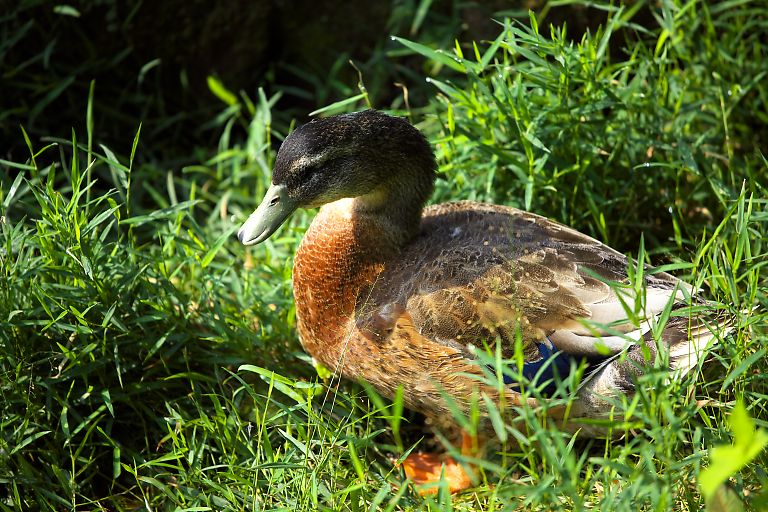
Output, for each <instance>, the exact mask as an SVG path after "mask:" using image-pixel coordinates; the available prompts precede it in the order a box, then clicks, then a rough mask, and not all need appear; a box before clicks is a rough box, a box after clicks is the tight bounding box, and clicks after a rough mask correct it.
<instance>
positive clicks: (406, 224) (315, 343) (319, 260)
mask: <svg viewBox="0 0 768 512" xmlns="http://www.w3.org/2000/svg"><path fill="white" fill-rule="evenodd" d="M403 175H405V177H403ZM433 183H434V172H432V171H431V169H430V172H428V173H427V172H422V173H408V174H406V173H401V176H396V177H393V179H391V180H390V181H389V182H387V183H385V184H383V185H382V186H381V187H379V188H378V189H376V190H375V191H373V192H372V193H370V194H368V195H366V196H362V197H357V198H354V199H342V200H340V201H336V202H334V203H330V204H327V205H325V206H323V207H322V208H321V209H320V212H319V213H318V214H317V217H315V219H314V221H313V222H312V225H311V226H310V227H309V229H308V230H307V233H306V235H305V236H304V239H303V240H302V242H301V245H300V247H299V250H298V251H297V253H296V260H295V262H294V270H293V287H294V296H295V299H296V311H297V316H298V326H299V333H300V335H301V341H302V344H303V345H304V348H305V349H306V350H307V352H309V353H310V354H312V355H313V356H314V357H316V358H317V359H319V360H320V361H321V362H323V363H324V364H325V365H327V366H330V367H335V366H336V362H337V361H338V356H339V353H338V349H339V344H340V342H341V341H342V340H343V339H344V338H345V336H346V335H348V334H349V332H348V331H349V329H350V326H352V325H354V321H352V322H350V319H354V315H355V305H356V303H357V302H358V300H359V299H358V296H359V295H360V294H361V292H363V290H364V289H367V288H368V286H370V285H372V284H373V283H374V281H375V279H376V276H377V275H378V274H379V273H380V272H381V271H382V270H383V268H384V266H385V264H386V262H387V261H389V260H390V259H391V258H394V257H396V255H397V254H398V253H399V252H400V251H401V250H402V248H403V247H404V246H405V245H407V244H408V242H410V241H411V240H412V239H413V238H414V237H415V236H416V235H417V234H418V232H419V226H420V223H421V213H422V209H423V207H424V203H425V202H426V200H427V199H428V197H429V195H430V194H431V192H432V188H433ZM363 298H364V297H363Z"/></svg>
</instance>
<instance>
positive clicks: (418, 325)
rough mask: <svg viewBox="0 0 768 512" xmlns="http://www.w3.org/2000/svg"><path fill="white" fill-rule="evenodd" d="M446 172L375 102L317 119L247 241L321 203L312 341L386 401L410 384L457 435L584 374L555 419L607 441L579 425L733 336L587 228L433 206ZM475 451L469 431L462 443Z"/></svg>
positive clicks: (466, 474) (308, 310)
mask: <svg viewBox="0 0 768 512" xmlns="http://www.w3.org/2000/svg"><path fill="white" fill-rule="evenodd" d="M437 171H438V166H437V162H436V159H435V156H434V153H433V150H432V147H431V145H430V143H429V142H428V140H427V139H426V138H425V136H424V135H423V134H422V133H421V132H420V131H419V130H418V129H417V128H416V127H414V126H413V125H412V124H411V123H410V122H408V121H407V120H406V119H404V118H401V117H397V116H393V115H389V114H387V113H384V112H382V111H378V110H365V111H361V112H356V113H349V114H340V115H335V116H331V117H326V118H319V119H314V120H312V121H310V122H308V123H306V124H304V125H302V126H300V127H299V128H297V129H295V130H294V131H293V132H292V133H291V134H290V135H288V136H287V137H286V138H285V140H284V141H283V142H282V144H281V146H280V148H279V151H278V153H277V156H276V159H275V162H274V167H273V172H272V180H271V184H270V186H269V188H268V190H267V191H266V194H265V196H264V199H263V201H262V202H261V203H260V205H259V206H258V208H256V210H255V211H254V212H253V213H252V214H251V215H250V216H249V217H248V218H247V220H246V221H245V223H244V224H243V225H242V227H241V228H240V230H239V231H238V238H239V240H240V241H241V242H242V243H243V244H245V245H255V244H259V243H261V242H263V241H265V240H266V239H267V238H269V237H270V236H271V235H272V234H273V233H274V232H275V231H276V230H277V229H278V228H279V227H280V226H281V225H282V224H283V223H284V222H285V221H286V219H287V218H288V217H289V216H290V215H291V214H292V213H293V212H294V211H296V210H297V209H298V208H309V209H313V208H319V212H318V213H317V215H316V216H315V217H314V219H313V221H312V222H311V225H310V226H309V228H308V229H307V231H306V233H305V234H304V237H303V239H302V241H301V243H300V245H299V247H298V249H297V251H296V255H295V258H294V263H293V291H294V299H295V305H296V323H297V329H298V334H299V340H300V343H301V345H302V346H303V348H304V350H305V351H306V352H307V353H308V354H309V355H311V356H312V358H313V359H314V360H315V361H317V362H319V363H321V364H322V365H323V366H325V367H326V368H328V369H330V370H331V371H333V372H336V373H338V374H340V375H342V376H344V377H346V378H348V379H351V380H362V381H365V382H367V383H368V384H369V385H370V386H372V387H373V388H374V389H375V390H376V391H377V392H378V393H380V394H381V395H383V396H385V397H390V398H391V397H394V396H395V395H396V393H398V388H401V393H402V397H403V400H404V403H405V406H406V407H408V408H409V409H411V410H413V411H416V412H419V413H422V414H424V415H425V416H426V417H427V418H428V419H430V420H431V421H432V422H433V423H434V424H435V425H448V426H447V427H446V428H451V427H453V428H454V430H461V428H460V427H458V426H457V425H456V423H455V421H454V420H452V418H454V416H455V412H456V410H457V409H458V410H459V411H461V412H463V413H465V414H469V411H470V410H471V409H472V407H473V406H475V407H476V406H477V403H478V400H477V396H478V395H477V393H478V392H483V393H486V396H487V397H490V399H491V400H493V401H498V400H501V399H503V400H504V401H505V403H506V404H507V405H508V406H509V404H512V405H514V406H521V407H537V406H538V405H540V404H541V403H542V402H544V401H546V400H548V399H551V397H552V396H553V394H556V393H558V392H562V389H564V388H563V385H562V382H563V381H565V380H567V379H568V377H571V376H572V373H573V372H577V371H578V372H581V373H580V375H581V379H580V382H578V384H577V385H574V386H571V388H568V389H570V390H571V393H572V396H570V404H569V407H568V410H567V411H565V410H563V408H562V407H553V408H550V409H548V411H547V413H548V414H549V415H550V416H552V417H553V418H554V420H555V421H556V422H559V423H558V428H562V429H563V430H565V431H568V432H576V431H579V432H580V435H586V436H599V435H603V434H604V433H605V432H604V430H605V429H604V427H601V426H599V425H598V422H594V421H593V422H591V423H590V422H589V421H585V422H580V420H589V419H595V418H604V417H606V416H607V415H608V414H609V413H610V411H611V408H612V407H613V405H612V402H611V399H612V398H616V397H618V396H621V395H631V394H632V393H634V392H635V390H636V386H637V385H638V384H637V383H638V377H639V376H641V375H642V373H643V372H644V371H647V370H646V369H647V368H649V367H653V366H654V362H655V361H656V362H657V366H658V361H661V362H662V364H663V365H664V366H665V369H666V370H668V371H669V372H670V375H673V376H681V375H685V374H686V373H687V372H688V371H690V370H691V369H692V368H695V367H696V366H697V364H698V363H699V361H700V360H701V359H702V357H703V355H704V354H705V351H706V350H707V348H708V346H709V345H710V344H711V343H712V340H713V338H715V336H716V335H717V333H718V332H721V331H718V329H717V328H716V327H717V326H718V325H720V326H722V324H723V321H721V320H719V319H718V318H717V317H716V315H714V314H710V313H708V312H704V313H700V314H680V315H679V316H675V315H674V314H673V315H669V312H670V310H675V311H676V310H679V309H681V308H683V306H685V305H686V304H687V305H690V304H691V303H692V301H693V300H694V299H693V298H692V297H693V296H694V295H695V290H694V289H693V288H692V287H691V286H689V285H687V284H685V283H684V282H682V281H681V280H680V279H678V278H676V277H674V276H672V275H670V274H668V273H665V272H660V271H654V270H652V269H646V270H645V271H644V272H642V273H641V274H642V291H641V293H637V287H634V286H632V285H631V284H630V277H629V274H628V267H630V266H631V265H633V264H634V262H633V261H632V260H631V259H628V258H627V257H626V256H625V255H624V254H622V253H620V252H618V251H616V250H614V249H612V248H610V247H608V246H607V245H605V244H603V243H601V242H600V241H598V240H596V239H594V238H592V237H590V236H587V235H585V234H583V233H580V232H579V231H576V230H575V229H572V228H570V227H567V226H565V225H563V224H560V223H558V222H555V221H553V220H550V219H548V218H545V217H543V216H540V215H536V214H534V213H530V212H527V211H523V210H520V209H517V208H513V207H510V206H503V205H496V204H487V203H480V202H472V201H458V202H450V203H444V204H436V205H430V206H427V202H428V200H429V199H430V197H431V195H432V192H433V190H434V184H435V180H436V177H437V175H438V172H437ZM700 309H704V310H706V309H707V308H706V307H705V308H700ZM665 311H666V312H667V316H669V319H668V320H667V321H666V325H665V326H664V327H663V330H662V331H661V335H660V336H659V335H658V333H657V334H656V335H654V332H656V331H657V330H658V329H654V328H653V327H654V326H655V325H656V323H657V322H658V320H659V318H660V317H661V315H662V314H664V313H665ZM483 347H485V349H486V350H487V349H488V347H492V348H491V349H490V350H491V351H493V350H498V352H499V353H500V354H501V355H502V356H503V357H502V359H501V360H502V361H506V362H507V366H506V367H505V368H503V369H502V370H503V383H502V385H501V386H499V385H496V386H491V385H488V384H484V381H483V376H484V375H486V376H487V372H488V363H487V361H488V358H485V359H483V358H482V357H480V355H479V351H482V350H483ZM521 355H522V358H521ZM521 359H522V360H521ZM486 381H487V379H486ZM531 389H532V390H535V391H533V392H530V391H527V390H531ZM481 402H482V401H481ZM613 403H615V402H613ZM473 404H474V405H473ZM484 417H487V412H486V413H485V414H484ZM486 419H487V418H486ZM452 423H453V424H452ZM485 423H488V421H486V422H485ZM480 430H481V431H482V427H480ZM486 430H490V428H489V427H486ZM487 437H490V434H489V435H488V436H487ZM477 445H478V440H477V438H476V436H475V437H473V436H472V435H470V434H469V433H467V432H465V431H462V432H461V447H462V452H463V453H471V452H472V448H473V447H474V453H477V451H478V448H477ZM402 464H403V467H404V470H405V474H406V476H407V477H408V478H409V479H410V481H411V482H413V483H415V484H416V485H417V487H418V488H419V489H420V490H422V491H423V492H427V493H428V492H431V489H434V488H435V483H436V482H438V481H439V480H440V479H441V478H443V479H446V480H448V486H449V488H450V490H451V492H458V491H461V490H464V489H467V488H468V487H470V486H471V485H472V478H471V474H470V473H471V470H469V471H468V470H467V469H465V466H464V465H462V464H459V463H458V462H457V461H456V460H454V459H453V458H452V457H449V456H447V455H446V454H441V453H411V454H410V455H409V456H408V457H406V458H405V460H404V461H403V462H402Z"/></svg>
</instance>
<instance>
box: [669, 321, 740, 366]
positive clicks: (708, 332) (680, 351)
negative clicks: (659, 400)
mask: <svg viewBox="0 0 768 512" xmlns="http://www.w3.org/2000/svg"><path fill="white" fill-rule="evenodd" d="M734 320H735V318H734V316H732V315H729V314H727V313H726V312H724V311H722V310H720V311H716V310H712V311H710V312H707V313H700V314H698V315H697V316H691V317H690V318H688V317H675V318H672V319H670V321H669V322H668V323H667V325H666V326H665V328H664V332H663V333H662V335H661V337H662V340H663V341H664V343H665V345H666V346H667V347H668V350H669V366H670V369H671V370H672V371H674V372H675V374H676V375H677V376H680V377H682V376H683V375H685V374H687V373H688V372H690V371H691V370H692V369H693V368H695V367H696V365H697V364H698V362H699V360H700V359H701V358H702V357H703V356H704V354H705V353H706V351H707V349H708V348H710V346H712V344H713V341H714V340H717V339H721V338H723V337H724V336H726V335H727V334H728V333H730V332H731V331H732V330H733V328H734Z"/></svg>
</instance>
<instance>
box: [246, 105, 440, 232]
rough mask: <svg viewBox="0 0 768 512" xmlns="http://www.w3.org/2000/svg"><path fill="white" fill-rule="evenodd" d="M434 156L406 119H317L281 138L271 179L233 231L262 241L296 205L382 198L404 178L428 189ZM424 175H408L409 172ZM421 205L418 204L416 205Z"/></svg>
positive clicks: (363, 115)
mask: <svg viewBox="0 0 768 512" xmlns="http://www.w3.org/2000/svg"><path fill="white" fill-rule="evenodd" d="M434 171H435V159H434V155H433V154H432V150H431V148H430V146H429V144H428V143H427V141H426V139H425V138H424V136H423V135H422V134H421V132H419V131H418V130H417V129H416V128H414V127H413V126H412V125H411V124H410V123H409V122H408V121H406V120H405V119H402V118H399V117H393V116H390V115H387V114H384V113H382V112H378V111H376V110H366V111H363V112H357V113H354V114H342V115H338V116H333V117H328V118H325V119H316V120H314V121H311V122H310V123H307V124H305V125H304V126H301V127H300V128H298V129H297V130H295V131H294V132H293V133H291V134H290V135H289V136H288V137H287V138H286V139H285V141H283V144H282V146H280V150H279V151H278V153H277V159H276V160H275V167H274V169H273V171H272V184H271V185H270V187H269V189H268V190H267V193H266V195H265V196H264V199H263V200H262V202H261V204H260V205H259V207H258V208H257V209H256V210H255V211H254V212H253V213H252V214H251V216H250V217H248V220H247V221H246V222H245V224H243V226H242V227H241V228H240V231H239V232H238V238H239V239H240V241H241V242H242V243H243V244H245V245H254V244H258V243H260V242H263V241H264V240H266V239H267V238H269V236H270V235H271V234H272V233H274V232H275V230H277V228H278V227H280V225H281V224H282V223H283V222H284V221H285V220H286V219H287V218H288V216H289V215H290V214H291V213H293V212H294V211H295V210H296V209H297V208H314V207H318V206H322V205H324V204H326V203H330V202H333V201H337V200H339V199H343V198H348V197H361V196H362V197H370V198H371V201H372V202H373V201H374V200H375V199H376V198H378V199H379V200H381V201H384V200H386V199H387V197H386V196H387V194H386V193H384V192H389V191H391V190H393V189H395V188H397V187H402V186H403V184H404V183H406V184H410V183H415V184H416V185H415V186H416V187H417V188H421V189H428V190H423V191H421V192H423V193H421V194H420V195H422V196H424V197H423V198H420V199H419V200H420V201H421V202H422V203H423V201H424V200H425V199H426V196H428V195H429V193H430V191H431V184H432V181H433V179H434ZM414 174H416V175H418V174H426V175H428V179H421V180H412V179H408V177H409V176H412V175H414ZM418 207H419V208H421V204H420V205H418Z"/></svg>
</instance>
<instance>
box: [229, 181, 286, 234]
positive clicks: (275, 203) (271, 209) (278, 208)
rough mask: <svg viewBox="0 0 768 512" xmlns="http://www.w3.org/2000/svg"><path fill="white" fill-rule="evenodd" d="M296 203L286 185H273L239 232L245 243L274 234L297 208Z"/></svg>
mask: <svg viewBox="0 0 768 512" xmlns="http://www.w3.org/2000/svg"><path fill="white" fill-rule="evenodd" d="M296 207H297V205H296V203H295V202H294V201H292V200H291V199H290V198H288V193H287V192H286V190H285V186H284V185H271V186H270V187H269V190H267V193H266V194H265V195H264V199H263V200H262V201H261V204H260V205H259V207H258V208H256V211H254V212H253V213H252V214H251V216H250V217H248V220H246V221H245V224H243V226H242V227H241V228H240V231H238V232H237V237H238V238H239V239H240V242H242V243H243V244H244V245H255V244H258V243H261V242H263V241H264V240H266V239H267V238H269V237H270V235H272V233H274V232H275V231H277V228H279V227H280V225H281V224H282V223H283V222H285V219H287V218H288V216H289V215H290V214H292V213H293V212H294V211H295V210H296Z"/></svg>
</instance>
